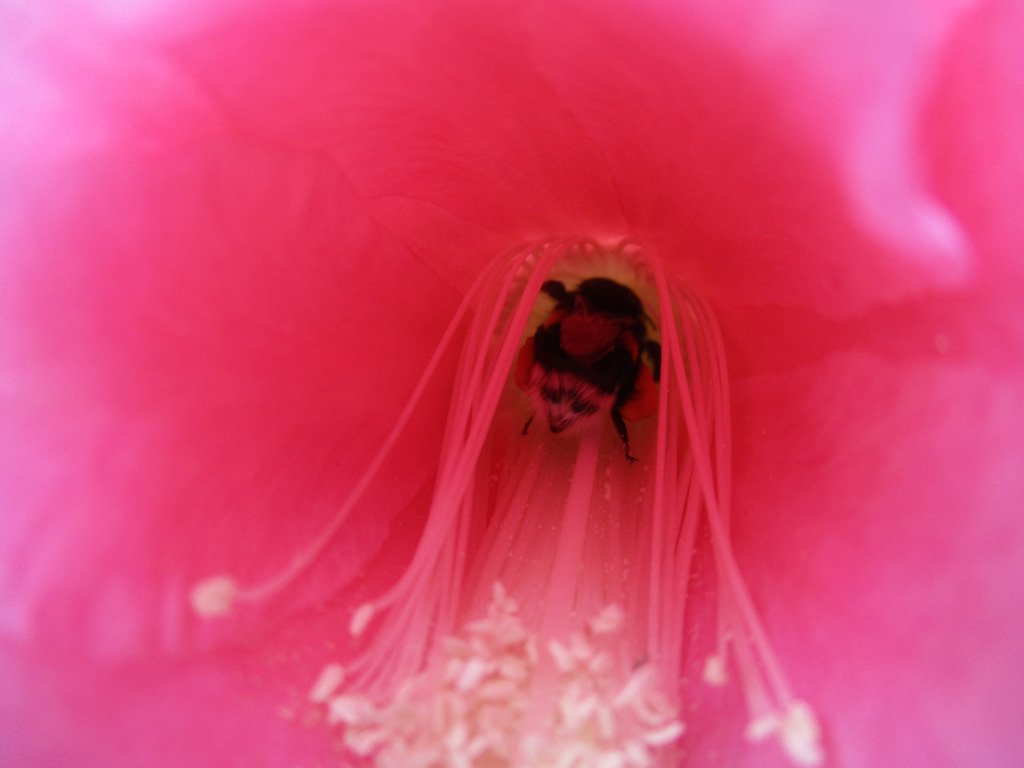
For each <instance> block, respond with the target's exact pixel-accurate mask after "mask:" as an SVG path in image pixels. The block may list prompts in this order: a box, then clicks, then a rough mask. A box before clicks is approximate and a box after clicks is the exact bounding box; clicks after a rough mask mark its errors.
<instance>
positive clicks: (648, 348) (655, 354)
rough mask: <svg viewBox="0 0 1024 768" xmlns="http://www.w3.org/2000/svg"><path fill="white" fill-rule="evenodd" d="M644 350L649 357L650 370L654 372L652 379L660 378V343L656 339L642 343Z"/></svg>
mask: <svg viewBox="0 0 1024 768" xmlns="http://www.w3.org/2000/svg"><path fill="white" fill-rule="evenodd" d="M644 351H645V352H647V356H648V357H649V358H651V372H652V373H653V374H654V380H655V381H660V380H661V344H659V343H658V342H656V341H648V342H647V343H646V344H645V345H644Z"/></svg>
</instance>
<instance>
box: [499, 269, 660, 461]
mask: <svg viewBox="0 0 1024 768" xmlns="http://www.w3.org/2000/svg"><path fill="white" fill-rule="evenodd" d="M541 290H542V291H543V292H544V293H545V294H547V295H548V296H550V297H551V298H552V299H554V300H555V308H554V309H553V310H552V312H551V313H550V315H549V316H548V318H547V319H546V320H545V322H544V323H542V324H541V325H540V326H539V327H538V328H537V331H536V333H535V334H534V335H533V336H532V337H531V339H529V340H528V341H527V344H525V345H524V346H523V349H522V350H521V351H520V360H519V362H518V364H517V371H516V383H517V384H519V385H520V386H521V387H522V388H523V389H525V390H526V391H527V392H529V393H530V395H531V397H532V399H533V402H534V407H535V409H536V410H538V411H541V412H543V414H544V416H545V418H546V420H547V422H548V426H549V428H550V429H551V431H552V432H562V431H564V430H566V429H569V428H571V427H574V426H576V425H577V424H579V423H581V422H582V421H584V420H586V419H588V418H590V417H592V416H594V415H595V414H597V413H598V412H600V411H603V410H608V411H609V412H610V415H611V418H612V422H613V423H614V424H615V429H616V431H617V432H618V434H619V437H620V438H621V439H622V443H623V445H624V447H625V450H626V458H627V459H629V460H630V461H631V462H632V461H635V460H636V459H635V458H634V457H633V456H632V454H631V453H630V450H629V433H628V431H627V429H626V423H625V419H627V418H628V419H630V420H634V421H635V420H639V419H641V418H646V417H647V416H649V415H650V414H651V412H652V411H653V408H656V402H657V385H656V384H654V382H656V381H657V378H658V373H659V369H660V367H661V347H660V345H659V344H658V343H657V342H655V341H651V340H648V338H647V325H646V324H647V322H648V319H647V314H646V312H645V311H644V305H643V302H642V301H641V300H640V297H639V296H637V295H636V293H634V292H633V291H632V289H630V288H628V287H626V286H625V285H622V284H621V283H618V282H616V281H614V280H611V279H609V278H604V277H594V278H589V279H587V280H584V281H583V282H581V283H580V284H579V285H578V286H577V287H576V289H575V290H573V291H570V290H568V289H567V288H566V287H565V285H564V284H562V283H561V282H558V281H555V280H550V281H548V282H546V283H544V285H543V286H542V288H541ZM644 354H646V355H647V357H648V358H649V359H650V360H651V364H652V366H653V369H654V373H653V375H652V373H651V371H650V370H649V369H648V368H647V366H646V365H645V362H644V358H643V355H644ZM652 403H653V405H652ZM531 421H532V418H531ZM529 424H530V422H527V425H526V427H527V428H528V427H529ZM523 431H524V432H525V431H526V428H524V430H523Z"/></svg>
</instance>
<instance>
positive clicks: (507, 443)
mask: <svg viewBox="0 0 1024 768" xmlns="http://www.w3.org/2000/svg"><path fill="white" fill-rule="evenodd" d="M471 311H472V314H471ZM467 318H469V319H468V320H467ZM463 329H464V333H465V341H464V346H463V353H462V356H461V359H460V362H459V368H458V371H457V375H456V382H455V386H454V391H453V396H452V401H451V407H450V411H449V418H448V424H447V427H446V430H445V434H444V438H443V442H442V446H441V451H440V458H439V462H438V468H437V477H436V483H435V488H434V493H433V497H432V500H431V503H430V510H429V514H428V517H427V520H426V523H425V527H424V530H423V532H422V535H421V537H420V540H419V543H418V546H417V548H416V551H415V554H414V555H413V557H412V559H411V561H410V562H409V564H408V566H407V567H406V568H405V570H404V572H403V573H402V575H401V576H400V577H399V578H398V579H397V580H396V581H395V583H394V584H393V585H392V586H391V587H390V588H389V589H388V590H387V591H386V592H384V593H383V594H380V595H378V596H377V597H376V598H375V599H374V600H373V601H372V602H370V603H367V604H365V605H363V606H361V607H359V608H357V609H356V610H355V611H354V613H353V614H352V616H351V618H350V622H349V632H350V633H351V634H352V635H354V636H362V637H365V643H364V645H363V649H362V650H361V651H360V652H359V653H358V654H356V655H355V657H354V658H350V659H347V660H344V663H343V664H342V665H338V664H329V665H328V666H327V667H325V669H324V672H323V674H322V675H321V677H320V679H319V680H317V681H316V683H315V685H314V686H313V690H312V693H311V700H312V702H313V705H314V706H316V707H318V708H320V709H322V711H323V712H324V713H325V714H326V717H327V720H328V722H330V723H334V724H337V727H338V728H339V729H340V733H341V735H342V739H343V741H344V743H345V744H346V746H347V747H348V748H349V749H350V750H351V751H353V752H355V753H357V754H359V755H362V756H364V757H365V758H366V760H367V761H368V762H369V764H371V765H375V766H380V767H381V768H384V767H385V766H402V767H403V768H419V767H420V766H422V767H423V768H427V766H453V768H454V767H455V766H458V767H460V768H462V767H465V768H470V767H474V768H484V767H485V766H486V768H499V767H501V766H509V767H511V766H522V768H526V767H527V766H529V767H530V768H533V767H534V766H547V765H551V766H565V768H573V767H578V768H591V767H593V768H604V767H605V766H623V767H624V766H632V765H636V766H653V765H663V766H674V765H678V764H679V763H680V761H681V759H682V750H683V749H684V747H685V737H684V736H683V732H684V727H685V726H684V722H683V720H682V718H681V717H680V715H679V713H680V712H681V711H682V705H683V704H684V701H683V698H682V695H683V691H682V685H681V678H682V666H683V663H684V655H685V652H686V649H687V647H686V639H687V638H686V637H685V636H684V626H685V623H686V609H687V598H688V591H689V590H688V585H689V582H690V576H691V571H692V568H693V563H694V553H695V550H696V547H697V537H698V530H699V529H701V527H702V525H703V526H704V528H705V529H706V531H707V533H708V535H709V538H710V550H711V555H712V557H713V562H714V567H715V573H716V576H717V584H718V606H717V615H718V618H717V628H716V643H715V650H714V652H713V654H712V655H711V656H710V657H709V658H707V659H706V662H705V665H704V680H705V682H706V683H707V684H711V685H723V684H725V683H726V682H727V681H728V678H729V670H730V669H733V668H735V670H736V672H737V677H738V679H739V681H740V684H741V686H742V689H743V694H744V698H745V700H746V706H747V709H748V714H749V724H748V727H747V730H746V734H745V735H746V737H747V738H748V739H750V740H753V741H756V740H762V739H765V738H767V737H769V736H772V735H774V736H776V737H777V739H778V742H779V744H780V745H781V747H782V748H783V750H784V751H785V753H786V754H787V756H788V757H789V758H790V760H791V761H792V762H793V763H794V764H796V765H809V766H813V765H818V764H820V763H821V762H822V760H823V757H824V756H823V752H822V749H821V746H820V735H819V728H818V725H817V723H816V721H815V718H814V716H813V713H812V712H811V710H810V708H809V707H808V706H807V705H806V704H804V703H803V702H802V701H800V700H799V699H797V698H796V696H795V695H794V693H793V691H792V688H791V686H790V684H789V682H788V680H787V678H786V675H785V673H784V672H783V670H782V667H781V665H780V663H779V661H778V659H777V658H776V655H775V653H774V651H773V649H772V647H771V645H770V643H769V641H768V638H767V635H766V633H765V631H764V628H763V626H762V623H761V621H760V618H759V616H758V614H757V612H756V609H755V607H754V604H753V601H752V599H751V597H750V594H749V592H748V590H747V588H746V585H745V583H744V581H743V578H742V575H741V574H740V570H739V567H738V565H737V563H736V560H735V557H734V555H733V552H732V547H731V544H730V532H729V530H730V486H731V464H730V462H731V454H730V445H731V421H730V410H729V391H728V375H727V370H726V365H725V359H724V352H723V346H722V341H721V336H720V333H719V330H718V326H717V323H716V321H715V318H714V316H713V315H712V313H711V311H710V310H709V308H708V307H707V306H706V305H705V304H704V303H703V302H702V301H701V300H700V299H699V298H698V297H696V296H695V295H694V294H693V293H692V292H690V291H689V290H687V289H686V288H685V287H684V286H682V285H679V284H677V283H675V282H673V281H672V280H670V279H669V277H668V276H667V275H666V273H665V272H664V270H663V268H662V266H661V265H660V263H659V262H658V260H657V259H656V258H654V257H651V256H650V255H648V254H647V252H646V251H645V250H644V249H643V248H642V247H641V246H640V245H639V244H637V243H635V242H633V241H628V240H627V241H623V242H621V243H619V244H618V245H617V246H614V247H611V248H606V247H602V246H600V245H599V244H597V243H596V242H593V241H590V240H580V239H558V240H547V241H543V242H541V243H538V244H533V245H531V246H529V247H526V248H522V249H518V250H516V251H514V252H513V253H511V254H509V255H507V256H505V257H503V258H501V259H499V260H497V261H496V262H495V263H493V264H492V265H491V266H490V267H489V268H488V269H487V270H485V272H484V273H483V274H482V275H481V276H480V277H479V278H478V279H477V281H476V283H475V284H474V286H473V287H472V288H471V289H470V291H469V293H468V294H467V297H466V299H465V300H464V301H463V303H462V305H461V306H460V308H459V310H458V311H457V313H456V316H455V318H454V320H453V321H452V324H451V325H450V327H449V329H448V331H447V332H446V333H445V335H444V337H443V338H442V340H441V343H440V345H439V348H438V350H437V352H436V353H435V354H434V357H433V358H432V360H431V362H430V363H429V365H428V368H427V371H426V372H425V374H424V376H423V379H422V380H421V381H420V384H419V385H418V386H417V388H416V390H415V391H414V393H413V396H412V398H411V400H410V403H409V404H408V405H407V406H406V408H405V410H404V411H403V412H402V414H401V415H400V417H399V419H398V422H397V423H396V425H395V427H394V429H393V430H392V432H391V433H390V434H389V436H388V438H387V439H386V440H385V443H384V445H383V446H382V447H381V449H380V451H379V452H378V454H377V455H376V456H375V457H374V459H373V460H372V461H371V463H370V465H369V467H368V468H367V471H366V473H365V474H364V475H363V477H362V478H361V480H360V482H359V483H358V484H357V486H356V487H355V488H354V490H353V492H352V494H351V496H350V497H349V499H348V500H347V501H346V503H345V504H344V505H343V506H342V508H341V509H340V510H339V512H338V514H337V515H336V516H335V518H334V519H333V520H332V522H331V523H330V525H329V526H328V527H327V529H325V531H324V532H323V533H322V534H321V535H320V536H319V537H318V539H317V540H316V541H315V542H313V543H312V544H311V546H310V547H308V548H307V549H306V550H305V551H304V552H302V553H301V554H300V555H299V556H298V557H297V558H296V559H295V560H294V561H293V563H292V565H291V566H290V567H289V568H287V569H285V570H284V571H283V572H282V573H281V574H280V575H279V576H277V577H276V578H274V579H272V580H271V581H269V582H267V583H264V584H261V585H257V586H255V587H249V588H241V587H239V586H238V585H237V584H236V583H235V582H234V580H232V579H231V578H229V577H226V576H221V577H215V578H212V579H208V580H206V581H204V582H202V583H201V584H199V585H198V586H197V587H196V588H195V590H194V591H193V606H194V608H195V609H196V611H197V612H198V613H200V614H203V615H218V614H224V613H227V612H228V611H230V609H231V607H232V605H234V604H235V603H238V602H249V603H259V602H261V601H263V600H265V599H267V598H268V597H270V596H271V595H273V594H275V593H277V592H279V591H280V590H282V589H284V588H285V587H287V586H288V585H289V584H290V583H292V582H293V581H294V580H295V578H296V577H297V576H298V575H300V574H301V573H303V572H304V571H305V570H307V569H308V568H309V567H310V566H311V565H312V563H313V562H315V561H316V560H317V559H318V557H319V556H320V554H322V553H323V552H324V551H325V549H326V548H327V547H328V545H329V544H330V542H331V541H332V539H333V537H334V536H335V535H336V534H337V533H338V531H339V530H340V528H341V526H342V524H343V522H344V521H345V519H346V518H347V516H348V515H349V513H350V512H351V510H352V509H353V508H354V507H355V506H356V505H357V504H358V502H359V500H360V498H361V496H362V494H363V493H364V491H365V490H366V488H367V487H368V486H369V485H370V483H371V482H372V481H373V479H374V477H375V475H376V473H377V471H378V470H379V468H380V466H381V464H382V463H383V461H384V459H385V458H386V456H387V455H388V453H389V452H390V450H391V448H392V447H393V445H394V444H395V442H396V441H397V440H398V439H399V437H400V435H401V434H402V432H403V430H404V428H405V426H406V424H407V423H408V420H409V417H410V415H411V413H412V411H413V409H414V408H415V407H416V405H417V404H418V402H419V400H420V398H421V396H422V394H423V391H424V390H425V388H426V386H427V383H428V382H429V381H430V379H431V377H432V376H433V375H434V373H435V371H436V370H437V367H438V365H439V364H440V360H441V358H442V355H443V352H444V350H445V349H446V348H447V346H448V345H449V344H450V343H451V342H452V340H453V339H454V338H455V336H456V334H457V333H458V332H459V331H460V330H463ZM524 425H525V426H524ZM563 432H564V433H565V434H561V433H563Z"/></svg>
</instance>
